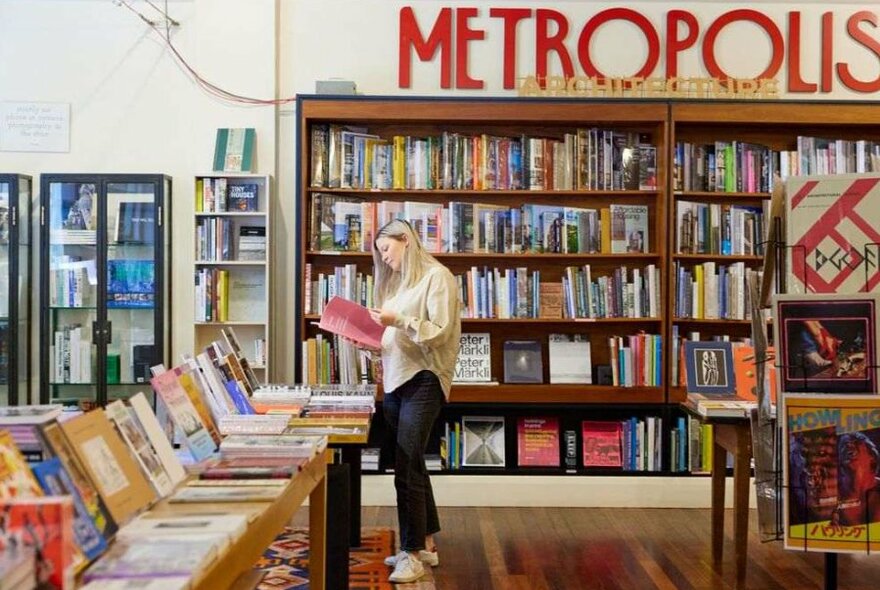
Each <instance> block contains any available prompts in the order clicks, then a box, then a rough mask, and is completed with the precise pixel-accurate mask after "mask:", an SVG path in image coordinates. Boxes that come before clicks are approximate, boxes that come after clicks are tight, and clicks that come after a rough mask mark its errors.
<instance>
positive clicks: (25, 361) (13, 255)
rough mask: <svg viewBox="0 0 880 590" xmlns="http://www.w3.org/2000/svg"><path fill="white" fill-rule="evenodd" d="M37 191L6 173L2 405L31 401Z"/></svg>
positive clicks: (0, 257)
mask: <svg viewBox="0 0 880 590" xmlns="http://www.w3.org/2000/svg"><path fill="white" fill-rule="evenodd" d="M32 196H33V181H32V179H31V177H30V176H25V175H23V174H0V280H2V286H0V405H17V404H27V403H29V401H30V381H31V379H30V377H31V337H30V329H31V322H30V318H31V313H30V310H31V293H32V292H33V289H32V288H31V243H32V240H31V197H32Z"/></svg>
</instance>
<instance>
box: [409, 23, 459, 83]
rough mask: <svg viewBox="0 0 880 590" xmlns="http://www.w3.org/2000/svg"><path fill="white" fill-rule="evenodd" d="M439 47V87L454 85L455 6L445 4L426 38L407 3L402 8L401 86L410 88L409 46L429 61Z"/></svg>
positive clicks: (410, 62) (423, 59)
mask: <svg viewBox="0 0 880 590" xmlns="http://www.w3.org/2000/svg"><path fill="white" fill-rule="evenodd" d="M438 46H439V47H440V87H441V88H451V87H452V51H451V47H452V9H451V8H444V9H443V10H441V11H440V15H439V16H438V17H437V22H436V23H434V28H433V29H432V30H431V35H430V36H429V37H428V39H427V40H425V39H424V38H423V37H422V32H421V30H419V24H418V23H417V22H416V17H415V15H414V14H413V10H412V8H411V7H409V6H405V7H403V8H402V9H401V10H400V59H399V64H400V66H399V69H398V76H397V80H398V82H397V85H398V87H399V88H409V87H410V79H411V77H412V61H411V53H410V47H412V48H414V49H415V50H416V53H417V54H418V56H419V59H421V60H422V61H428V60H429V59H431V58H432V57H434V55H435V54H436V53H437V47H438Z"/></svg>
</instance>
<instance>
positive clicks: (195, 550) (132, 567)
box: [83, 535, 217, 582]
mask: <svg viewBox="0 0 880 590" xmlns="http://www.w3.org/2000/svg"><path fill="white" fill-rule="evenodd" d="M216 554H217V549H216V548H215V546H214V544H213V543H210V542H205V539H203V538H201V537H199V536H197V535H189V536H180V537H177V538H175V539H168V538H165V537H158V538H154V539H137V540H134V539H124V540H123V539H120V540H119V541H118V542H116V543H113V545H112V546H111V547H110V550H109V551H107V553H105V554H104V555H103V556H102V557H101V559H99V560H98V561H96V562H95V563H94V564H93V565H92V567H90V568H89V569H88V570H86V573H85V575H84V576H83V578H84V579H85V580H86V581H88V582H91V581H92V580H99V579H108V578H110V579H120V578H127V579H137V578H155V577H157V576H162V577H166V576H188V577H191V576H192V575H193V574H195V573H196V572H198V571H199V570H201V569H202V568H204V567H205V565H207V564H208V563H209V562H210V561H211V560H212V559H213V558H214V557H215V556H216Z"/></svg>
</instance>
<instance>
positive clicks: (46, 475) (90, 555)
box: [34, 457, 107, 561]
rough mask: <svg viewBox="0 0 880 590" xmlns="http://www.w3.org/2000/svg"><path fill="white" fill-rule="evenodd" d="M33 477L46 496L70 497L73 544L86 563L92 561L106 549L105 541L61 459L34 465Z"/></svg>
mask: <svg viewBox="0 0 880 590" xmlns="http://www.w3.org/2000/svg"><path fill="white" fill-rule="evenodd" d="M34 475H35V476H36V477H37V480H39V482H40V485H41V486H43V490H44V491H45V492H46V495H48V496H70V498H71V500H72V501H73V533H74V542H75V543H76V546H77V548H78V549H79V550H80V551H81V552H82V554H83V555H84V556H85V557H86V559H87V560H88V561H94V560H95V559H97V557H98V556H99V555H101V553H103V552H104V551H106V549H107V541H106V539H104V537H103V536H102V535H101V531H99V530H98V527H97V526H96V525H95V522H94V521H93V520H92V516H91V514H90V513H89V509H88V508H87V507H86V505H85V502H83V499H82V496H80V494H79V490H78V489H77V488H76V485H75V484H74V483H73V480H71V479H70V475H68V473H67V470H66V469H64V465H62V464H61V459H59V458H58V457H53V458H52V459H48V460H46V461H43V462H41V463H38V464H37V465H34Z"/></svg>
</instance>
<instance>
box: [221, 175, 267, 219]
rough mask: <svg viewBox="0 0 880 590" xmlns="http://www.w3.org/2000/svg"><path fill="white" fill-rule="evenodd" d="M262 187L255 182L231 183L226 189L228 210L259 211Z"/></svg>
mask: <svg viewBox="0 0 880 590" xmlns="http://www.w3.org/2000/svg"><path fill="white" fill-rule="evenodd" d="M259 194H260V185H259V184H257V183H255V182H245V183H240V184H239V183H230V184H228V185H227V187H226V210H227V211H233V212H251V211H259V210H260V207H259Z"/></svg>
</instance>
